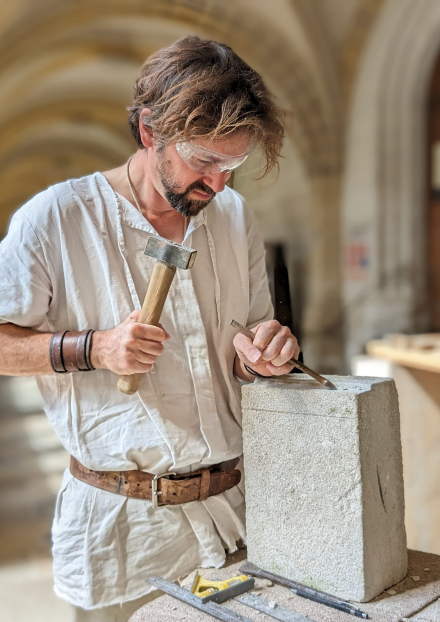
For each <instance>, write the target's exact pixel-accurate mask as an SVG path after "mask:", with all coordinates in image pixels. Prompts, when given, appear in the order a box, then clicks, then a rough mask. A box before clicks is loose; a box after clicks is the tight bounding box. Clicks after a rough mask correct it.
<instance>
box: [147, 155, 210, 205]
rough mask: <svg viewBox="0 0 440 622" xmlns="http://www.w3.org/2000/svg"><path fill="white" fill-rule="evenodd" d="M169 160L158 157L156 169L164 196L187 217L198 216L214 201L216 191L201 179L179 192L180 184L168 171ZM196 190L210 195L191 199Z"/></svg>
mask: <svg viewBox="0 0 440 622" xmlns="http://www.w3.org/2000/svg"><path fill="white" fill-rule="evenodd" d="M167 164H168V161H166V160H165V158H163V159H162V158H160V159H158V162H157V167H156V171H157V174H158V177H159V180H160V183H161V184H162V187H163V189H164V197H165V199H166V200H167V201H168V203H169V204H170V205H171V207H173V208H174V209H175V210H176V211H177V212H179V214H182V216H185V217H191V216H197V214H198V213H199V212H201V211H202V210H203V209H205V207H206V206H207V205H208V204H209V203H210V202H211V201H212V199H213V198H214V197H215V195H216V193H215V192H213V190H212V188H210V187H209V186H207V185H206V184H205V183H204V182H203V181H202V180H201V179H199V180H197V181H194V182H193V183H192V184H190V185H189V186H188V187H187V188H186V189H185V190H184V191H183V192H177V188H179V184H178V183H177V181H176V180H175V179H174V178H173V176H172V175H171V174H170V173H168V171H167ZM194 190H197V191H200V192H203V193H204V194H209V195H210V197H209V199H207V200H206V201H200V200H197V199H190V198H189V195H190V194H191V192H193V191H194Z"/></svg>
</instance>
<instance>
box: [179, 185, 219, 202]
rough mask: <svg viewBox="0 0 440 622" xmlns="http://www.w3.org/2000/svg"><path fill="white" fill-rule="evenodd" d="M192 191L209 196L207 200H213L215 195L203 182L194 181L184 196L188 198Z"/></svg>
mask: <svg viewBox="0 0 440 622" xmlns="http://www.w3.org/2000/svg"><path fill="white" fill-rule="evenodd" d="M193 190H199V191H200V192H203V193H204V194H209V200H211V199H213V198H214V197H215V195H216V192H214V191H213V189H212V188H210V187H209V186H207V185H206V184H205V183H204V182H203V181H195V182H193V183H192V184H190V185H189V186H188V188H187V189H186V190H185V195H186V196H188V195H189V194H191V192H192V191H193Z"/></svg>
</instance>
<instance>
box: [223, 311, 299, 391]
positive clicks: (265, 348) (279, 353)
mask: <svg viewBox="0 0 440 622" xmlns="http://www.w3.org/2000/svg"><path fill="white" fill-rule="evenodd" d="M252 332H254V333H255V339H254V341H253V342H252V340H251V339H249V337H246V336H245V335H243V334H242V333H238V334H237V335H235V337H234V342H233V343H234V346H235V349H236V351H237V357H238V359H239V360H240V361H241V363H242V364H243V363H244V364H246V365H247V366H248V367H250V368H251V369H253V370H254V371H256V372H257V373H258V374H261V375H262V376H282V375H283V374H288V373H289V372H290V371H291V370H292V369H293V365H288V364H287V361H288V360H289V359H291V358H292V357H293V358H298V355H299V352H300V348H299V345H298V342H297V340H296V337H295V336H294V335H292V333H291V332H290V329H289V328H288V327H287V326H281V324H280V323H279V322H277V320H269V321H268V322H262V323H261V324H258V326H255V328H253V329H252ZM238 363H239V361H236V367H235V373H236V374H237V375H238V376H239V377H241V378H242V379H248V377H249V373H248V372H246V370H245V369H244V368H243V366H242V365H239V367H240V369H237V364H238ZM239 371H242V373H237V372H239ZM243 374H245V377H243Z"/></svg>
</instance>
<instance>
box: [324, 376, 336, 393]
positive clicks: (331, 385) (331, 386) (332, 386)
mask: <svg viewBox="0 0 440 622" xmlns="http://www.w3.org/2000/svg"><path fill="white" fill-rule="evenodd" d="M324 386H325V387H327V389H331V390H332V391H337V390H338V388H337V387H335V385H334V384H333V382H330V380H328V379H327V378H326V379H325V383H324Z"/></svg>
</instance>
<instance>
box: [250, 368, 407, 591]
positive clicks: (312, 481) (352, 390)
mask: <svg viewBox="0 0 440 622" xmlns="http://www.w3.org/2000/svg"><path fill="white" fill-rule="evenodd" d="M329 379H330V380H331V381H332V382H333V383H334V384H335V385H336V387H337V389H338V390H337V391H329V390H328V389H326V388H324V387H321V386H320V385H318V384H317V383H316V382H315V381H314V380H312V379H310V378H309V377H308V376H302V377H300V378H298V377H297V378H291V377H287V378H285V379H284V378H283V379H268V380H260V379H257V380H256V382H255V383H253V384H249V385H246V386H244V387H243V438H244V462H245V481H246V504H247V509H246V522H247V533H248V559H249V561H251V562H253V563H254V564H257V565H258V566H260V567H262V568H264V569H265V570H269V571H271V572H275V573H277V574H280V575H283V576H285V577H288V578H290V579H293V580H296V581H299V582H300V583H304V584H306V585H308V586H311V587H313V588H315V589H318V590H322V591H324V592H328V593H330V594H333V595H336V596H338V597H340V598H343V599H347V600H354V601H358V602H366V601H368V600H371V599H372V598H374V597H375V596H377V595H378V594H380V593H381V592H383V590H384V589H386V588H388V587H390V586H392V585H394V584H396V583H398V582H399V581H401V580H402V579H403V578H404V577H405V575H406V572H407V549H406V534H405V527H404V497H403V476H402V452H401V443H400V421H399V406H398V400H397V393H396V389H395V385H394V382H393V381H392V380H388V379H384V378H363V377H346V376H329Z"/></svg>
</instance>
